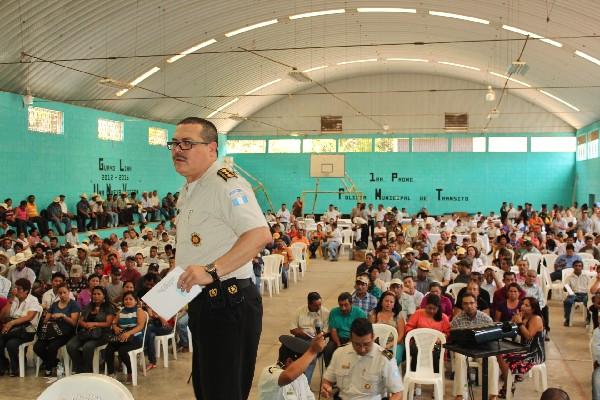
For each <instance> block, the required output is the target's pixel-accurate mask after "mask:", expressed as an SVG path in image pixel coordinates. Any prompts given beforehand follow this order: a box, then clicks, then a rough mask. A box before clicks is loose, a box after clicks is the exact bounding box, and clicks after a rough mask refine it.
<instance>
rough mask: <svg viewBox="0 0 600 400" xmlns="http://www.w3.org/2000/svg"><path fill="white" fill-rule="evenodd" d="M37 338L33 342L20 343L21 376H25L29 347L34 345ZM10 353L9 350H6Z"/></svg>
mask: <svg viewBox="0 0 600 400" xmlns="http://www.w3.org/2000/svg"><path fill="white" fill-rule="evenodd" d="M34 343H35V339H33V340H32V341H31V342H25V343H23V344H21V345H19V376H20V377H21V378H25V369H26V368H27V348H28V347H29V346H33V344H34ZM6 353H7V354H8V351H6Z"/></svg>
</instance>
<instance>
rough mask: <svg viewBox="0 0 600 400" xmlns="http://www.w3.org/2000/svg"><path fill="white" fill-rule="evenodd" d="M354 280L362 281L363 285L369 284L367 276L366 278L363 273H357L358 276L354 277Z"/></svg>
mask: <svg viewBox="0 0 600 400" xmlns="http://www.w3.org/2000/svg"><path fill="white" fill-rule="evenodd" d="M356 282H362V283H364V284H365V285H368V284H369V278H367V277H366V276H364V275H359V276H357V277H356Z"/></svg>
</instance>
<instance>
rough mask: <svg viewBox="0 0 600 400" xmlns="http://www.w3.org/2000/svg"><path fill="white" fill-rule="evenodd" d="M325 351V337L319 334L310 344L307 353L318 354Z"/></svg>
mask: <svg viewBox="0 0 600 400" xmlns="http://www.w3.org/2000/svg"><path fill="white" fill-rule="evenodd" d="M324 349H325V335H324V334H323V333H322V332H321V333H319V334H318V335H317V336H315V337H314V339H313V340H312V341H311V342H310V347H309V348H308V351H310V352H311V353H312V354H319V353H321V352H322V351H323V350H324Z"/></svg>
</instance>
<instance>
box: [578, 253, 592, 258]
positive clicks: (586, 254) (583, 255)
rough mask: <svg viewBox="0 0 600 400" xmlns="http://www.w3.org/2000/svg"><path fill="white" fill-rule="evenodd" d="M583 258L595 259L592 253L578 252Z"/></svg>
mask: <svg viewBox="0 0 600 400" xmlns="http://www.w3.org/2000/svg"><path fill="white" fill-rule="evenodd" d="M576 254H577V255H578V256H579V257H581V259H582V260H593V259H594V256H593V255H592V254H590V253H576Z"/></svg>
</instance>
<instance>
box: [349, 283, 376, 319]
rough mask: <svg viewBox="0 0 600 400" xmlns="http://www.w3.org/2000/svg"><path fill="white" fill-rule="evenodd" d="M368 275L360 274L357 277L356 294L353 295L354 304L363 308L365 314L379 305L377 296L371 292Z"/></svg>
mask: <svg viewBox="0 0 600 400" xmlns="http://www.w3.org/2000/svg"><path fill="white" fill-rule="evenodd" d="M369 283H370V282H369V277H368V275H359V276H357V277H356V283H355V285H354V289H355V291H354V294H353V295H352V304H353V305H354V306H356V307H358V308H360V309H362V310H363V311H364V312H365V314H367V315H368V314H369V313H370V312H371V310H372V309H374V308H375V306H377V298H376V297H375V296H373V295H372V294H371V293H369Z"/></svg>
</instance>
